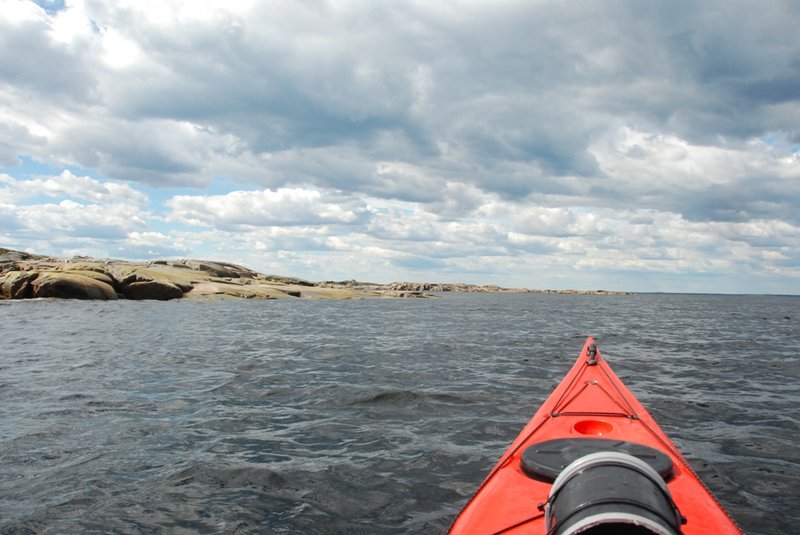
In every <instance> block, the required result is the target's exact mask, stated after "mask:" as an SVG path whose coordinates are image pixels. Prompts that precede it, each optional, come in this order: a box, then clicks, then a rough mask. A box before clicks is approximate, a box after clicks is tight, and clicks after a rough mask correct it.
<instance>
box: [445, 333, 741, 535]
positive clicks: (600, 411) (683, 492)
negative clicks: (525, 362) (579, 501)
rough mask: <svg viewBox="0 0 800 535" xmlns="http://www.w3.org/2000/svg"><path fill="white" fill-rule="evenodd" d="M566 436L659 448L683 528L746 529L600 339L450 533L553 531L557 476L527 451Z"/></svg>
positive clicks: (687, 532) (690, 531)
mask: <svg viewBox="0 0 800 535" xmlns="http://www.w3.org/2000/svg"><path fill="white" fill-rule="evenodd" d="M558 439H564V440H566V441H567V443H569V444H570V445H574V444H578V445H579V446H586V447H588V448H589V449H592V448H593V447H594V446H593V445H592V444H591V443H590V442H582V441H581V439H595V440H596V441H597V443H598V444H600V445H601V446H600V447H602V444H604V443H605V442H604V441H601V440H598V439H605V441H608V443H611V442H610V441H613V442H614V443H616V442H623V441H624V442H626V443H634V445H640V446H644V447H650V448H654V449H656V450H658V452H661V454H663V455H664V458H665V459H668V461H671V463H670V464H671V467H670V470H669V471H668V472H664V474H662V475H665V474H666V476H667V477H665V479H666V480H667V481H666V487H667V488H668V489H669V493H671V495H672V499H673V500H674V504H675V505H676V506H677V508H678V510H679V511H680V514H681V515H682V516H683V518H684V519H685V524H684V525H683V526H681V528H680V529H681V533H683V534H684V535H694V534H707V533H715V535H723V534H738V533H741V530H739V528H738V527H737V526H736V524H735V522H734V521H733V520H732V519H731V518H730V516H729V515H728V514H727V513H726V511H725V510H724V509H723V507H722V506H721V505H720V504H719V502H718V501H717V500H716V499H715V497H714V496H713V495H712V494H711V492H710V491H709V490H708V489H707V488H706V486H705V485H704V484H703V483H702V481H700V479H699V478H698V476H697V475H696V474H695V473H694V471H693V470H692V468H691V467H690V465H689V463H688V462H687V461H686V459H685V458H684V457H683V455H681V453H680V452H679V451H678V449H677V447H676V446H675V444H674V443H673V442H672V441H671V440H670V439H669V438H668V437H667V435H666V434H665V433H664V431H663V430H662V429H661V428H660V427H659V426H658V424H657V423H656V421H655V420H654V419H653V417H652V416H651V415H650V414H649V413H648V412H647V410H646V409H645V408H644V407H643V406H642V405H641V403H640V402H639V401H638V400H637V399H636V398H635V397H634V396H633V394H632V393H631V392H630V391H629V390H628V388H627V387H626V386H625V385H624V384H623V383H622V381H621V380H620V379H619V378H618V377H617V375H616V374H615V373H614V371H613V370H612V369H611V367H610V366H609V365H608V363H607V362H606V361H605V359H604V358H603V357H602V356H601V354H600V352H599V351H598V350H597V348H596V344H595V343H594V340H593V339H592V338H589V339H588V340H587V341H586V343H585V344H584V347H583V350H582V351H581V355H580V357H579V358H578V360H577V362H576V363H575V364H574V365H573V367H572V369H571V370H570V371H569V372H568V373H567V375H566V376H565V378H564V379H563V380H562V382H561V383H560V384H559V385H558V386H557V387H556V389H555V390H554V391H553V392H552V393H551V394H550V396H549V397H548V398H547V400H546V401H545V402H544V404H542V406H541V407H540V408H539V410H538V411H537V412H536V414H535V415H534V416H533V418H532V419H531V420H530V421H529V422H528V424H527V425H526V426H525V427H524V428H523V429H522V431H521V432H520V434H519V435H518V436H517V437H516V439H515V440H514V441H513V442H512V443H511V445H510V447H509V448H508V450H507V451H506V452H505V454H504V455H503V456H502V457H501V459H500V461H499V462H498V463H497V464H496V465H495V467H494V468H493V469H492V471H491V472H490V473H489V475H488V476H487V477H486V479H485V480H484V482H483V483H482V484H481V486H480V487H479V489H478V491H477V492H476V494H475V495H474V496H473V498H472V499H471V500H470V501H469V502H468V503H467V505H466V507H465V508H464V509H463V510H462V511H461V513H460V514H459V515H458V517H457V518H456V520H455V522H454V523H453V525H452V527H451V529H450V533H451V534H454V535H455V534H463V533H470V534H501V533H503V534H522V533H536V534H544V533H546V526H545V513H544V511H543V508H544V507H543V506H544V504H545V503H546V502H547V501H548V494H549V492H550V490H551V487H552V486H553V484H552V480H548V479H547V478H542V477H536V476H535V477H536V478H534V477H531V475H528V474H529V473H530V472H531V470H530V466H526V463H525V462H524V461H525V459H523V455H524V454H525V456H526V457H528V458H530V455H531V453H530V451H529V452H528V454H526V451H527V450H529V448H531V446H533V445H535V444H541V443H543V442H545V441H551V440H558ZM536 449H537V448H535V447H534V448H531V450H536ZM539 449H542V448H539ZM544 449H545V450H546V449H547V448H546V447H545V448H544ZM603 449H605V448H603ZM545 453H547V452H545ZM528 464H530V461H528ZM556 464H557V461H556ZM559 468H564V466H559Z"/></svg>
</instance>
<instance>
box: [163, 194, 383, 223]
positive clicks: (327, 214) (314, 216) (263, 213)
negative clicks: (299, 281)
mask: <svg viewBox="0 0 800 535" xmlns="http://www.w3.org/2000/svg"><path fill="white" fill-rule="evenodd" d="M167 204H168V206H169V207H170V208H171V209H172V214H171V217H172V218H174V219H176V220H179V221H182V222H185V223H188V224H191V225H204V226H209V227H219V228H225V229H239V228H242V229H247V228H252V227H260V226H280V225H321V224H345V225H346V224H353V223H356V222H359V221H362V220H363V219H364V218H365V217H368V216H369V214H368V211H367V210H366V209H365V207H363V206H360V205H359V203H358V202H357V201H348V203H347V204H349V205H350V206H343V205H342V204H339V203H337V202H335V200H329V199H325V198H323V196H322V193H321V192H319V191H317V190H312V189H302V188H280V189H278V190H276V191H272V190H263V191H235V192H232V193H229V194H227V195H214V196H191V195H179V196H176V197H173V198H172V199H170V200H169V201H168V203H167Z"/></svg>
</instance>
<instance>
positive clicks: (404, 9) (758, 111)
mask: <svg viewBox="0 0 800 535" xmlns="http://www.w3.org/2000/svg"><path fill="white" fill-rule="evenodd" d="M798 20H800V6H798V5H796V4H795V3H791V2H784V1H780V0H774V1H773V0H767V1H764V2H760V3H758V5H755V4H753V3H752V2H744V1H743V0H741V1H740V0H711V1H706V2H698V1H696V0H679V1H677V2H670V3H664V4H652V3H635V4H631V3H630V2H614V1H612V2H606V1H603V2H600V1H589V2H583V3H582V4H581V7H580V9H575V8H574V7H573V6H571V5H569V4H563V3H558V2H525V1H509V2H500V3H498V2H490V1H478V2H456V3H454V4H452V3H448V4H441V3H418V2H390V3H386V2H373V3H364V2H359V1H341V2H288V3H287V2H277V1H276V2H254V1H241V2H218V1H198V0H195V1H180V0H159V1H155V0H153V1H142V0H139V1H118V2H105V1H102V0H72V1H68V2H59V1H53V2H50V1H48V0H42V1H40V2H36V3H34V2H24V1H21V0H0V165H6V166H9V167H7V168H5V172H6V173H8V174H7V175H6V177H5V178H4V179H3V180H5V182H3V183H0V186H2V187H0V202H2V203H4V204H3V216H4V218H5V219H4V227H5V228H4V229H3V231H4V232H6V233H7V232H8V230H7V229H8V228H15V229H20V232H22V231H23V230H25V229H27V230H25V232H28V234H25V235H26V236H28V237H30V236H33V235H36V236H40V235H41V236H43V234H42V233H43V232H44V230H41V229H40V230H37V231H36V232H33V229H34V227H35V222H34V218H35V216H34V213H35V212H36V210H41V209H43V208H42V207H47V208H48V209H50V210H52V212H53V213H59V214H60V215H61V216H62V217H63V218H64V220H63V221H62V222H61V223H58V222H56V221H51V222H52V224H53V225H55V227H54V228H56V229H58V231H59V232H62V233H64V235H68V236H73V237H78V236H79V235H80V236H83V237H84V238H87V239H88V235H89V234H91V229H90V227H89V226H88V225H89V224H88V223H86V224H84V223H83V222H82V220H81V219H80V215H79V212H80V210H79V208H77V207H75V206H73V205H72V204H70V203H75V204H77V205H79V206H80V207H84V208H86V210H85V212H86V213H90V212H91V210H92V209H93V208H92V207H99V208H97V210H98V211H103V210H106V211H108V210H110V207H111V206H117V205H118V206H119V207H120V208H119V210H118V211H119V213H121V214H125V217H127V223H125V222H124V221H122V220H121V219H120V220H116V219H114V218H112V217H110V216H108V215H103V214H100V213H97V214H94V215H95V216H96V217H98V228H102V229H106V230H105V231H104V232H107V233H109V236H111V235H113V240H117V241H113V246H114V247H116V248H118V247H129V248H130V249H129V250H130V251H131V252H143V253H147V254H149V252H155V251H157V250H159V249H158V248H157V247H156V245H155V243H154V242H155V241H157V240H158V239H163V240H165V241H169V242H174V245H170V246H165V247H164V248H163V249H161V250H163V251H165V252H169V251H172V252H175V253H178V252H181V251H184V252H188V251H191V250H195V248H196V247H197V246H198V245H197V244H198V243H200V242H203V243H211V242H212V241H213V240H211V238H208V239H202V240H194V239H193V238H192V234H191V233H192V232H194V235H195V236H200V235H204V234H202V233H206V232H210V233H212V234H211V235H209V236H214V234H213V233H214V232H221V233H239V234H238V235H235V236H234V237H233V238H232V237H231V236H229V235H228V234H221V235H220V236H223V235H224V236H225V237H224V238H220V241H213V243H215V244H216V247H220V248H224V245H223V242H227V243H238V244H240V245H241V246H242V247H245V248H246V247H256V248H261V250H267V249H270V250H277V251H280V252H281V254H282V255H284V258H285V259H286V261H287V262H297V263H296V264H291V267H296V266H306V268H307V269H310V268H309V267H308V266H311V265H315V264H314V262H315V260H313V259H312V253H308V255H306V254H305V253H302V252H299V251H294V252H292V251H290V247H289V245H288V244H291V243H294V244H296V247H304V248H305V247H307V248H308V249H307V250H308V251H318V252H320V253H319V254H322V253H321V251H326V253H325V254H331V255H333V256H331V258H340V259H341V261H342V262H343V263H342V265H343V266H345V265H347V263H350V264H351V265H359V264H358V262H357V261H356V257H357V255H359V254H367V255H369V256H371V257H372V258H380V259H382V260H381V262H382V264H381V266H383V267H384V268H385V269H386V270H391V269H396V270H397V272H398V273H406V274H410V273H412V268H413V266H416V267H417V268H418V269H421V270H428V271H429V272H433V271H435V270H437V269H439V270H442V271H447V272H453V273H458V272H461V271H459V270H466V271H467V272H472V273H476V274H478V273H479V274H481V275H486V274H487V273H496V274H497V276H498V277H502V276H503V272H504V271H509V272H514V271H515V270H519V273H523V272H525V271H526V268H525V267H524V266H525V265H528V264H529V265H533V266H539V267H541V272H542V273H547V272H552V271H553V270H557V269H565V270H571V271H573V272H574V271H575V269H576V267H577V269H578V270H588V271H592V272H594V271H598V270H601V269H603V270H612V269H616V270H629V271H631V272H633V271H636V270H640V271H646V272H649V271H654V272H658V270H663V271H664V272H692V271H702V272H706V271H715V270H716V272H720V273H723V272H725V270H728V271H729V272H731V271H735V270H736V269H737V266H739V267H740V268H741V269H744V270H749V271H752V272H767V271H770V270H772V272H774V273H778V272H779V273H781V276H789V275H786V274H787V273H788V274H793V275H791V276H797V271H796V269H795V268H793V266H794V265H796V255H795V254H794V253H793V252H792V251H791V250H790V249H791V245H792V244H794V245H797V241H796V240H797V237H796V236H797V232H796V231H797V228H798V226H800V220H798V214H797V210H796V207H797V206H798V205H800V191H799V190H800V163H799V162H798V153H799V152H800V131H798V129H797V124H800V90H799V89H798V88H800V62H798V59H797V58H798V57H800V41H798V40H797V39H796V29H795V28H796V26H797V21H798ZM28 159H33V160H35V161H37V162H41V163H43V164H47V165H50V166H52V168H53V169H59V171H60V169H63V168H71V169H76V168H81V167H82V168H84V169H88V170H92V171H94V172H96V175H92V176H98V177H102V178H86V177H78V176H64V175H58V172H56V173H55V174H54V175H53V176H50V177H38V178H30V179H26V180H24V181H22V180H20V178H19V177H18V176H17V175H15V173H14V171H13V168H14V166H19V165H23V166H24V164H25V162H26V161H28ZM106 179H108V180H106ZM9 180H11V182H8V181H9ZM120 181H124V182H125V183H127V184H128V186H124V184H122V183H121V182H120ZM220 182H224V183H225V184H227V185H228V186H229V187H228V188H227V190H225V191H214V192H213V193H212V192H211V191H204V189H205V188H209V187H213V185H214V184H217V183H220ZM125 187H127V188H128V189H125ZM152 187H155V188H171V189H170V190H169V193H163V194H159V195H158V198H159V199H161V198H162V197H169V200H168V201H167V202H166V203H165V205H164V208H166V210H167V212H168V213H169V220H168V221H163V220H161V219H158V218H157V217H155V216H154V215H153V214H154V213H159V212H160V210H161V208H162V207H161V206H158V205H156V204H154V202H155V201H153V199H152V198H148V197H144V196H143V194H141V193H139V190H138V189H136V188H152ZM180 188H192V189H190V190H184V189H180ZM28 190H31V191H34V190H35V191H36V194H35V195H36V196H35V197H33V196H29V192H28ZM148 191H149V189H148ZM159 191H166V190H159ZM64 203H66V204H64ZM123 206H124V207H125V209H123ZM37 207H38V208H37ZM115 210H116V208H115ZM126 210H127V211H126ZM169 224H171V225H176V227H175V228H174V229H172V230H169V229H166V227H165V226H166V225H169ZM186 229H190V230H186ZM98 232H99V231H98ZM177 232H185V233H186V234H184V235H183V236H182V237H181V238H180V240H183V241H180V240H179V237H178V234H177ZM280 232H285V233H286V234H284V235H282V236H281V235H280ZM6 235H7V234H6ZM204 236H205V235H204ZM109 239H112V238H109ZM126 240H127V241H126ZM231 240H233V241H232V242H231ZM117 250H118V249H117ZM225 250H226V254H231V255H235V254H236V253H235V251H234V250H232V249H230V248H227V249H225ZM603 255H605V256H603ZM736 255H738V257H739V258H741V259H742V261H741V262H742V263H741V264H736V263H735V262H734V261H733V260H727V259H729V258H732V257H734V256H736ZM501 259H502V260H501ZM723 259H725V260H723ZM470 266H473V267H470ZM381 269H383V268H381ZM793 269H794V271H793ZM450 270H452V271H450ZM387 273H388V271H387ZM476 276H477V275H476ZM520 276H522V275H520Z"/></svg>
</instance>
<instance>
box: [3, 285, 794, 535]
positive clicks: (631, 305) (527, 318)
mask: <svg viewBox="0 0 800 535" xmlns="http://www.w3.org/2000/svg"><path fill="white" fill-rule="evenodd" d="M798 320H800V298H797V297H735V296H687V295H639V296H625V297H602V296H601V297H598V296H535V295H493V294H489V295H486V294H447V295H445V296H443V297H442V298H440V299H433V300H365V301H289V302H287V301H260V302H256V301H235V302H233V301H229V302H218V303H196V302H188V301H187V302H183V301H176V302H166V303H162V302H81V301H29V302H0V341H1V342H2V343H0V531H1V532H2V533H93V532H94V533H100V532H103V533H107V532H116V533H443V532H445V531H446V529H447V527H448V526H449V523H450V521H451V520H452V518H453V517H454V515H455V514H456V513H457V512H458V510H459V509H460V508H461V507H462V506H463V504H464V503H465V502H466V500H467V499H468V498H469V496H470V495H471V493H472V492H473V491H474V490H475V489H476V488H477V485H478V484H479V483H480V481H481V480H482V478H483V477H484V476H485V475H486V472H487V471H488V470H489V468H490V467H491V466H492V465H493V464H494V463H495V461H496V460H497V459H498V458H499V456H500V455H501V454H502V452H503V451H504V450H505V448H506V446H507V445H508V443H509V442H510V441H511V440H512V438H513V437H514V436H515V435H516V434H517V432H518V431H519V429H520V428H521V427H522V426H523V425H524V423H525V422H527V420H528V419H529V418H530V416H531V415H532V414H533V412H534V410H535V409H536V407H538V405H539V404H540V403H541V401H542V400H543V399H544V397H545V396H546V395H547V393H548V392H549V391H550V389H551V388H552V386H553V385H554V384H555V383H556V382H558V380H559V379H560V378H561V377H562V376H563V375H564V374H565V373H566V371H567V369H568V368H569V366H570V365H571V364H572V362H573V361H574V359H575V358H576V357H577V355H578V352H579V351H580V349H581V347H582V344H583V341H584V339H585V337H586V336H589V335H592V336H596V337H597V338H598V342H599V346H600V349H601V351H603V353H604V355H605V356H606V358H608V359H609V361H610V362H611V364H612V365H613V366H614V368H615V370H616V371H617V372H618V374H619V375H620V376H621V377H622V378H623V380H624V381H626V382H627V384H628V386H629V387H630V388H631V390H633V392H634V393H636V394H637V395H638V397H639V398H640V399H641V400H642V401H643V403H644V404H645V405H646V406H648V408H649V409H650V410H651V412H652V413H653V415H654V416H655V417H656V419H657V420H659V421H660V423H661V424H662V427H664V429H665V430H666V431H667V432H668V433H670V435H671V436H672V438H673V439H674V440H675V442H676V443H677V444H678V446H679V447H680V448H681V449H682V450H683V451H684V453H685V454H686V455H687V457H688V458H689V459H690V461H692V462H693V464H694V465H695V468H696V469H697V470H698V472H699V473H700V475H701V477H703V478H704V480H705V481H706V483H707V484H708V486H709V487H710V488H711V489H712V490H713V491H714V492H715V494H716V495H717V496H718V497H719V498H720V499H721V501H722V502H723V503H724V504H725V505H726V506H727V507H728V509H729V510H730V512H731V513H732V515H733V516H734V518H736V519H737V521H738V522H739V523H740V524H741V526H742V527H743V529H744V530H745V531H746V532H747V533H763V534H784V533H791V532H796V528H797V526H798V525H800V524H798V523H799V522H800V518H798V516H799V513H798V511H800V448H798V447H797V441H798V438H799V437H800V433H798V430H799V429H800V420H798V416H797V410H798V409H799V408H800V388H799V387H798V385H799V384H800V359H799V358H798V352H799V351H800V336H799V335H798V333H799V332H800V328H798V327H800V325H798V324H799V323H800V322H799V321H798Z"/></svg>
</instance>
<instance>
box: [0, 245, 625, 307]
mask: <svg viewBox="0 0 800 535" xmlns="http://www.w3.org/2000/svg"><path fill="white" fill-rule="evenodd" d="M431 292H517V293H591V294H615V293H620V292H607V291H603V290H597V291H591V292H579V291H575V290H560V291H553V290H528V289H525V288H502V287H499V286H494V285H486V286H483V285H470V284H432V283H409V282H395V283H391V284H374V283H365V282H358V281H342V282H335V281H326V282H311V281H306V280H303V279H298V278H295V277H286V276H281V275H265V274H262V273H258V272H256V271H253V270H251V269H248V268H245V267H242V266H238V265H235V264H230V263H227V262H212V261H206V260H187V259H181V260H154V261H142V262H134V261H128V260H111V259H97V258H89V257H82V256H78V257H74V258H71V259H65V258H57V257H51V256H42V255H36V254H31V253H26V252H22V251H15V250H11V249H3V248H0V299H32V298H47V297H50V298H64V299H106V300H108V299H158V300H169V299H204V300H215V299H229V298H245V299H280V298H294V299H298V298H305V299H354V298H367V297H431V296H432V295H433V294H432V293H431Z"/></svg>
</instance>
